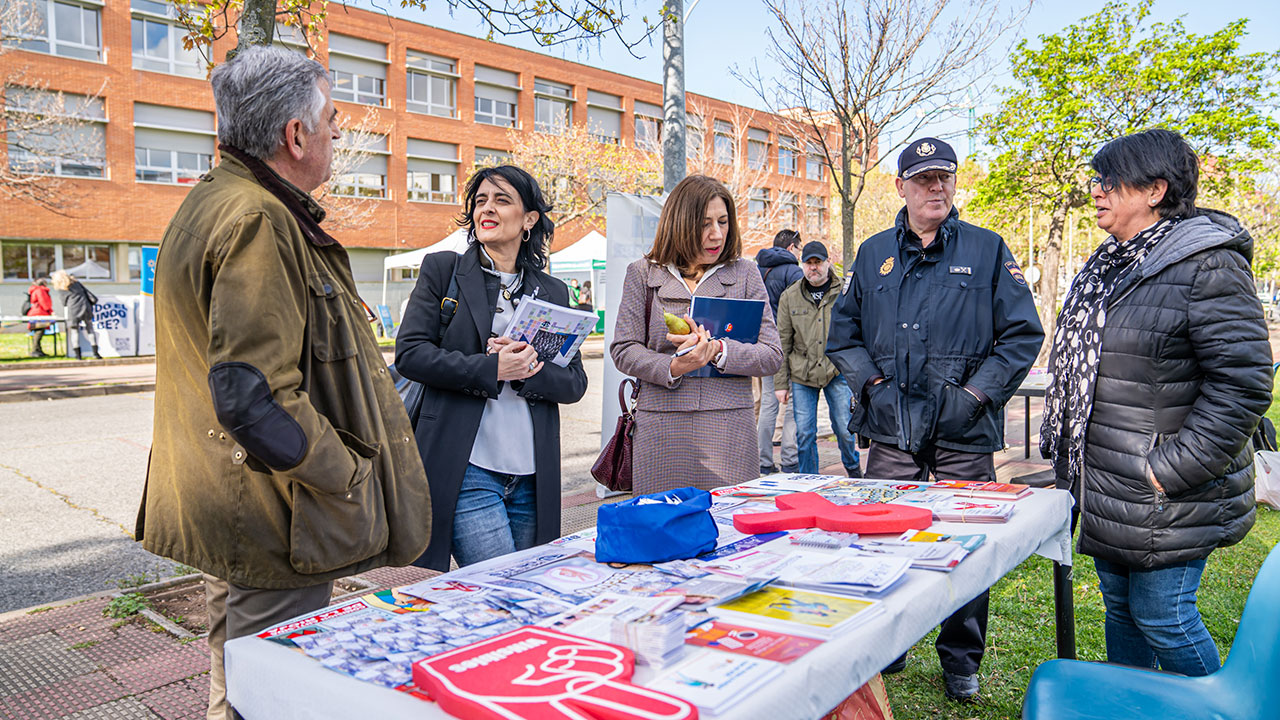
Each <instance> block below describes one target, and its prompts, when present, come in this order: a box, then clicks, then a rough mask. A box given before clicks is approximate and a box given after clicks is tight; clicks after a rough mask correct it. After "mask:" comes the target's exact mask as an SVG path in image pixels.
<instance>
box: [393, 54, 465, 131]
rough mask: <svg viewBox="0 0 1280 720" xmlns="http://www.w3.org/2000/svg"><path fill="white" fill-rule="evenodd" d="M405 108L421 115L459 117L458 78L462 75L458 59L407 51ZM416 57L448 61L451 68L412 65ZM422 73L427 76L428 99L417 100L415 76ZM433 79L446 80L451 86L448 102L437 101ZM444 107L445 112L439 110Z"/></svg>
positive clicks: (422, 59) (441, 61) (427, 60)
mask: <svg viewBox="0 0 1280 720" xmlns="http://www.w3.org/2000/svg"><path fill="white" fill-rule="evenodd" d="M405 52H406V54H405V91H404V92H405V109H406V110H408V111H409V112H413V113H419V114H421V115H431V116H432V117H445V118H454V119H456V118H457V117H458V80H460V79H461V77H462V76H461V75H459V74H458V61H457V60H451V59H449V58H446V57H442V56H439V55H432V54H430V53H424V52H420V51H417V50H406V51H405ZM414 59H417V60H421V61H425V62H426V63H428V64H429V65H430V64H434V63H447V64H448V65H449V68H450V69H449V70H441V69H439V68H435V67H430V66H428V67H418V66H414V65H411V64H410V62H411V61H412V60H414ZM415 75H420V76H423V77H425V78H427V96H428V97H427V100H425V101H422V100H415V99H414V97H413V88H414V76H415ZM432 80H444V81H446V82H447V83H448V86H449V90H448V93H449V97H448V103H447V104H442V103H439V102H435V92H434V89H433V88H434V83H432V82H431V81H432ZM438 109H443V110H445V112H438V111H437V110H438Z"/></svg>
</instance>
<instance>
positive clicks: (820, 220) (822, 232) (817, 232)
mask: <svg viewBox="0 0 1280 720" xmlns="http://www.w3.org/2000/svg"><path fill="white" fill-rule="evenodd" d="M805 204H806V206H807V207H805V234H807V235H809V236H810V237H813V238H820V237H825V236H826V234H827V201H826V199H824V198H822V197H819V196H817V195H810V196H809V197H808V198H806V200H805Z"/></svg>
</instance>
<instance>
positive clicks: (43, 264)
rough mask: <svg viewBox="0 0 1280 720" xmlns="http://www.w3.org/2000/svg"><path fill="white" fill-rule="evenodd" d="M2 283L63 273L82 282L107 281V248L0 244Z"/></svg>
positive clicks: (108, 250) (111, 276) (95, 246)
mask: <svg viewBox="0 0 1280 720" xmlns="http://www.w3.org/2000/svg"><path fill="white" fill-rule="evenodd" d="M0 263H3V264H4V279H5V280H34V279H36V278H42V277H49V275H51V274H52V273H53V271H54V270H66V271H67V272H69V273H71V274H72V275H75V276H76V278H78V279H81V280H110V279H111V278H113V277H114V275H113V274H112V272H111V246H110V245H38V244H35V243H15V242H8V241H6V242H4V243H0Z"/></svg>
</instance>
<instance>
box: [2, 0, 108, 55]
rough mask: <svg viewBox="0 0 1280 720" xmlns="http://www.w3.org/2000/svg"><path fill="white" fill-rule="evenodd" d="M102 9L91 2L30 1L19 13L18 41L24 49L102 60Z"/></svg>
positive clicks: (10, 0)
mask: <svg viewBox="0 0 1280 720" xmlns="http://www.w3.org/2000/svg"><path fill="white" fill-rule="evenodd" d="M15 1H17V0H9V2H15ZM101 12H102V11H101V9H99V8H97V7H93V6H90V5H79V4H77V3H71V2H59V1H56V0H30V4H29V5H26V6H24V7H23V8H22V9H21V10H19V11H18V13H17V14H18V16H19V19H18V20H17V24H18V27H19V30H18V32H17V33H15V34H16V35H17V39H18V42H17V45H18V47H20V48H22V49H23V50H33V51H35V52H42V53H47V54H50V55H60V56H62V57H69V58H79V59H80V60H101V59H102V33H101V25H102V18H101Z"/></svg>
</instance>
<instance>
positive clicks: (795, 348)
mask: <svg viewBox="0 0 1280 720" xmlns="http://www.w3.org/2000/svg"><path fill="white" fill-rule="evenodd" d="M800 263H801V265H800V267H801V268H802V269H803V270H804V277H803V278H802V279H801V280H800V281H799V282H796V283H793V284H792V285H791V287H788V288H787V289H786V290H784V291H782V297H781V298H779V300H778V337H779V339H780V341H781V343H782V355H783V361H782V369H780V370H778V374H777V375H775V376H774V378H773V386H774V387H775V388H777V392H776V397H777V400H778V405H779V406H781V407H786V405H787V399H788V396H791V411H792V412H793V413H794V414H795V421H796V454H797V456H798V458H799V462H800V467H799V472H802V473H815V474H816V473H818V472H820V471H821V468H819V467H818V393H822V394H824V395H826V397H827V412H828V413H829V414H830V415H831V430H832V431H833V432H834V433H835V434H836V443H837V444H838V445H839V446H840V460H841V463H842V464H843V465H844V472H845V474H846V475H848V476H849V477H862V466H861V465H859V463H858V460H859V458H858V446H857V442H856V441H855V439H854V437H853V433H852V432H850V431H849V419H850V405H849V401H850V399H851V398H852V394H851V393H850V391H849V383H847V382H845V380H844V376H843V375H841V374H840V371H839V370H837V369H836V366H835V365H832V364H831V361H830V360H828V359H827V356H826V353H825V352H824V351H825V350H826V348H827V329H828V328H829V327H831V308H832V307H834V306H835V304H836V300H838V299H839V297H840V287H841V282H840V275H839V273H837V272H836V271H835V268H833V267H832V266H831V260H829V259H828V258H827V246H826V245H823V244H822V243H820V242H818V241H817V240H814V241H812V242H809V243H806V244H805V246H804V250H803V251H802V252H801V253H800Z"/></svg>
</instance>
